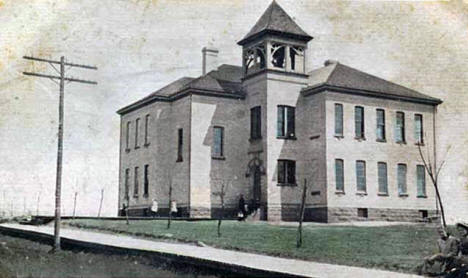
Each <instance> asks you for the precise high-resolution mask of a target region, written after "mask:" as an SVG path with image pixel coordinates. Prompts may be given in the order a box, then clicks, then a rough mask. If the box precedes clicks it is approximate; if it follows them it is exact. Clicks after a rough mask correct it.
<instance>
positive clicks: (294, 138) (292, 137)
mask: <svg viewBox="0 0 468 278" xmlns="http://www.w3.org/2000/svg"><path fill="white" fill-rule="evenodd" d="M276 139H282V140H297V138H296V136H276Z"/></svg>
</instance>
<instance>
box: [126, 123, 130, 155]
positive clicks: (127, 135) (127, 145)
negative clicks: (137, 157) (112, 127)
mask: <svg viewBox="0 0 468 278" xmlns="http://www.w3.org/2000/svg"><path fill="white" fill-rule="evenodd" d="M125 136H126V138H125V150H126V151H127V152H128V151H130V147H129V146H130V122H127V132H126V135H125Z"/></svg>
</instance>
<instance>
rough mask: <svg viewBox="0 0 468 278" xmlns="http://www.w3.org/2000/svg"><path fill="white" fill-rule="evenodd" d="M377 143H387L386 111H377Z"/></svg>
mask: <svg viewBox="0 0 468 278" xmlns="http://www.w3.org/2000/svg"><path fill="white" fill-rule="evenodd" d="M377 141H385V111H384V110H383V109H377Z"/></svg>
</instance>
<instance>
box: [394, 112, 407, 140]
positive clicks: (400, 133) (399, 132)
mask: <svg viewBox="0 0 468 278" xmlns="http://www.w3.org/2000/svg"><path fill="white" fill-rule="evenodd" d="M395 129H396V130H395V141H396V142H397V143H404V142H405V113H403V112H397V113H396V125H395Z"/></svg>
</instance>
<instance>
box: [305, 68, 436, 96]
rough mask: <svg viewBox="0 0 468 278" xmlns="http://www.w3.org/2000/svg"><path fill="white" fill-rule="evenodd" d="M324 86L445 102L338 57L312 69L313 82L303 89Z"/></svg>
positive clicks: (310, 91) (316, 89) (309, 91)
mask: <svg viewBox="0 0 468 278" xmlns="http://www.w3.org/2000/svg"><path fill="white" fill-rule="evenodd" d="M324 90H332V91H339V92H344V93H350V94H358V95H366V96H373V97H380V98H386V99H395V100H401V101H411V102H418V103H426V104H432V105H437V104H441V103H442V101H441V100H440V99H438V98H434V97H431V96H428V95H425V94H422V93H419V92H417V91H415V90H412V89H409V88H406V87H404V86H401V85H398V84H396V83H393V82H390V81H387V80H384V79H382V78H379V77H377V76H374V75H371V74H368V73H365V72H363V71H360V70H357V69H354V68H351V67H349V66H346V65H343V64H341V63H338V62H336V61H327V62H325V66H324V67H322V68H319V69H316V70H313V71H311V72H309V86H308V87H307V88H304V89H303V90H302V92H303V93H304V94H305V95H309V94H314V93H318V92H321V91H324Z"/></svg>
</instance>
